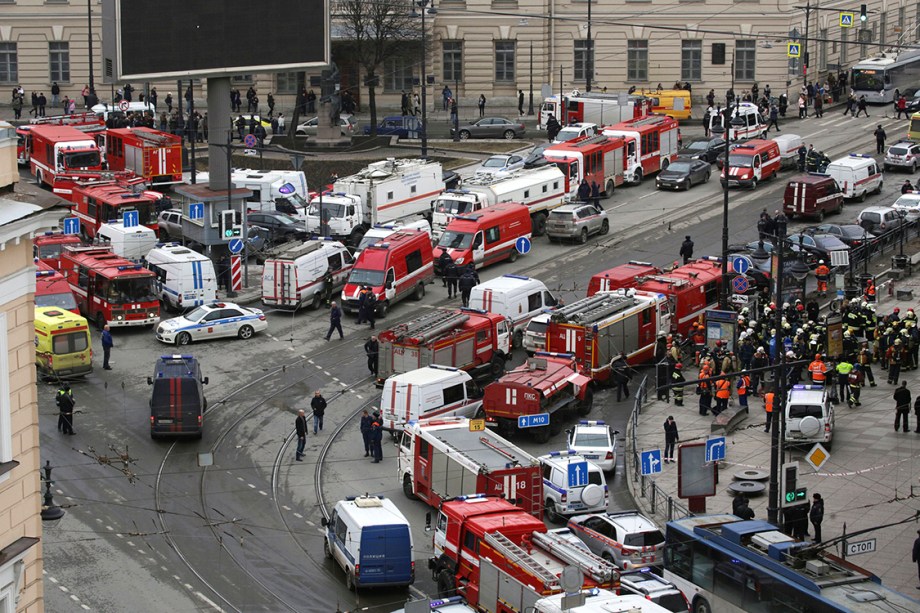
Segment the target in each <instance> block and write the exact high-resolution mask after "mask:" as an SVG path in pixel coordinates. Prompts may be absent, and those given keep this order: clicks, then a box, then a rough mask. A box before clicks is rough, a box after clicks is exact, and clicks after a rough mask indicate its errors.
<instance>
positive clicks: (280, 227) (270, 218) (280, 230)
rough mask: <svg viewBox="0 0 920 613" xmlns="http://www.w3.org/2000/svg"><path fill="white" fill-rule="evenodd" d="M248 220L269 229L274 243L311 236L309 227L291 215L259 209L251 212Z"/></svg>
mask: <svg viewBox="0 0 920 613" xmlns="http://www.w3.org/2000/svg"><path fill="white" fill-rule="evenodd" d="M247 221H248V222H249V224H250V225H253V226H261V227H263V228H265V229H266V230H268V231H269V235H270V241H269V242H272V243H281V242H285V241H290V240H306V239H307V238H309V234H308V233H307V228H306V226H305V225H304V224H303V223H300V222H298V221H297V220H296V219H294V218H293V217H291V216H290V215H285V214H284V213H272V212H267V211H258V212H253V213H249V215H248V219H247Z"/></svg>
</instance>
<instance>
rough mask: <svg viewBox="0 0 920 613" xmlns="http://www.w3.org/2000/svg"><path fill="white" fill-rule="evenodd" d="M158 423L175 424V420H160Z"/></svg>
mask: <svg viewBox="0 0 920 613" xmlns="http://www.w3.org/2000/svg"><path fill="white" fill-rule="evenodd" d="M157 423H158V424H171V423H173V420H172V419H158V420H157Z"/></svg>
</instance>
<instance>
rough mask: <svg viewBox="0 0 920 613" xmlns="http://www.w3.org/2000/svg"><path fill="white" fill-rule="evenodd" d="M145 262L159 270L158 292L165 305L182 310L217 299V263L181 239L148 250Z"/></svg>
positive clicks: (167, 307) (147, 265)
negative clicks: (186, 245) (215, 265)
mask: <svg viewBox="0 0 920 613" xmlns="http://www.w3.org/2000/svg"><path fill="white" fill-rule="evenodd" d="M145 266H146V267H147V269H148V270H150V271H151V272H153V273H154V274H156V276H157V280H156V282H155V283H154V287H155V289H156V293H157V295H158V296H159V298H160V301H161V302H162V304H163V307H164V308H166V309H168V310H172V311H183V310H187V309H190V308H192V307H197V306H201V305H202V304H210V303H212V302H214V301H216V300H217V274H216V273H215V271H214V263H213V262H212V261H211V260H210V259H208V258H207V257H205V256H204V255H202V254H200V253H198V252H197V251H193V250H192V249H190V248H188V247H184V246H182V245H180V244H179V243H165V244H164V243H160V244H159V246H158V247H155V248H154V249H151V250H150V252H149V253H148V254H147V261H146V263H145Z"/></svg>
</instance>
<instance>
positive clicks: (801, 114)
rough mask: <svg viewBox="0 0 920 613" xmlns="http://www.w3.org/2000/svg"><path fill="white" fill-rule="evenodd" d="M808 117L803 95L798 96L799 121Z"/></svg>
mask: <svg viewBox="0 0 920 613" xmlns="http://www.w3.org/2000/svg"><path fill="white" fill-rule="evenodd" d="M807 116H808V106H807V102H806V100H805V95H804V94H801V95H799V119H805V118H806V117H807Z"/></svg>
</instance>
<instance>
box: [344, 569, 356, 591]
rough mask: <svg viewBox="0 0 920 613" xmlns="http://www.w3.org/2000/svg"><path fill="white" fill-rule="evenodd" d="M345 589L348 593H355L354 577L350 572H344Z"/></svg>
mask: <svg viewBox="0 0 920 613" xmlns="http://www.w3.org/2000/svg"><path fill="white" fill-rule="evenodd" d="M345 589H346V590H348V591H349V592H353V591H355V576H354V575H353V574H352V572H351V571H350V570H346V571H345Z"/></svg>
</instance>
